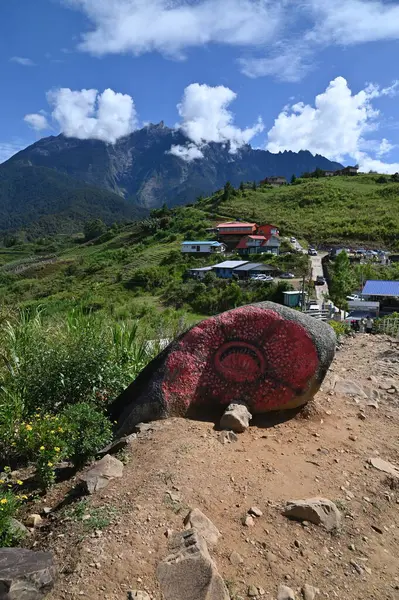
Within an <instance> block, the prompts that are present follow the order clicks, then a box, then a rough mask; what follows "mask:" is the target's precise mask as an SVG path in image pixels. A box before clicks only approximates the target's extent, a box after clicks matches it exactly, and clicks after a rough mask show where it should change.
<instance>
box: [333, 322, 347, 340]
mask: <svg viewBox="0 0 399 600" xmlns="http://www.w3.org/2000/svg"><path fill="white" fill-rule="evenodd" d="M329 325H331V327H332V328H333V329H334V331H335V335H336V336H337V338H339V337H340V336H342V335H349V334H350V333H351V327H350V325H349V324H348V323H345V322H344V321H329Z"/></svg>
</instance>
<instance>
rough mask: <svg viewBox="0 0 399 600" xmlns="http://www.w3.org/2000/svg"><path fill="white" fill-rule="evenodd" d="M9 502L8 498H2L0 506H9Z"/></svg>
mask: <svg viewBox="0 0 399 600" xmlns="http://www.w3.org/2000/svg"><path fill="white" fill-rule="evenodd" d="M7 502H8V500H7V498H2V499H1V500H0V504H7Z"/></svg>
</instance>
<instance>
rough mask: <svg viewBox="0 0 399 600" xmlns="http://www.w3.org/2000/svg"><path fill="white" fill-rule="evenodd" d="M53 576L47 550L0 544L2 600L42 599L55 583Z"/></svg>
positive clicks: (0, 595) (54, 573)
mask: <svg viewBox="0 0 399 600" xmlns="http://www.w3.org/2000/svg"><path fill="white" fill-rule="evenodd" d="M55 577H56V568H55V566H54V563H53V557H52V555H51V554H50V553H49V552H33V551H32V550H26V549H24V548H0V598H1V600H41V599H42V598H43V597H44V596H45V595H46V594H47V593H48V592H49V591H50V590H51V589H52V587H53V586H54V581H55Z"/></svg>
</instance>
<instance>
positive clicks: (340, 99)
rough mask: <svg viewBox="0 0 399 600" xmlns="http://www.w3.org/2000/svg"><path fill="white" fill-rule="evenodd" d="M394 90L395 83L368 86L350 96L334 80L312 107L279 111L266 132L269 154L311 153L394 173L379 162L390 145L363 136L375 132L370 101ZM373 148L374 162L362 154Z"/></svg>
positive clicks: (296, 106)
mask: <svg viewBox="0 0 399 600" xmlns="http://www.w3.org/2000/svg"><path fill="white" fill-rule="evenodd" d="M396 87H397V84H396V82H395V83H394V84H393V86H390V87H389V88H383V89H380V88H379V87H378V86H376V85H368V86H367V87H366V88H365V89H364V90H361V91H360V92H358V93H357V94H352V92H351V90H350V89H349V87H348V84H347V81H346V80H345V79H344V78H343V77H337V78H336V79H334V80H333V81H331V82H330V84H329V86H328V87H327V89H326V91H325V92H323V93H322V94H319V95H318V96H316V98H315V105H314V106H311V105H309V104H304V103H302V102H299V103H297V104H293V105H292V106H289V107H285V108H284V109H283V110H282V112H281V113H280V114H279V115H278V117H277V119H276V120H275V122H274V125H273V127H272V128H271V129H270V131H269V132H268V143H267V149H268V150H270V151H271V152H279V151H283V150H293V151H295V152H298V151H299V150H310V152H312V153H313V154H316V153H317V154H322V155H323V156H326V157H327V158H329V159H331V160H339V161H343V160H346V159H348V158H351V159H354V160H355V161H357V162H358V163H359V165H360V168H361V169H364V170H370V169H374V168H375V170H378V169H379V170H380V171H382V172H395V171H397V170H398V169H397V165H389V164H385V163H382V162H381V161H379V160H378V157H379V156H381V155H382V154H384V153H387V152H388V151H389V150H390V149H391V148H392V146H391V144H390V143H389V141H388V140H386V139H383V140H381V141H380V142H378V143H376V141H375V140H367V138H366V137H365V136H367V135H369V134H370V133H371V132H372V131H375V130H376V129H377V128H378V122H377V121H376V120H377V117H378V116H379V111H378V110H376V109H375V108H374V107H373V105H372V101H373V100H375V99H376V98H379V97H381V96H389V95H392V94H393V93H394V91H395V90H396ZM373 147H374V148H375V150H374V151H375V153H376V156H377V158H375V159H374V158H372V157H371V156H370V155H369V154H368V153H366V152H364V150H365V148H367V149H368V150H372V149H373ZM381 152H382V154H381ZM372 164H373V165H374V167H373V166H370V165H372Z"/></svg>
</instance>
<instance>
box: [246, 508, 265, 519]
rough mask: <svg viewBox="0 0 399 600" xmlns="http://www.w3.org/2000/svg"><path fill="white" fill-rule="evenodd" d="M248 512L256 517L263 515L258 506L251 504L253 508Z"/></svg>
mask: <svg viewBox="0 0 399 600" xmlns="http://www.w3.org/2000/svg"><path fill="white" fill-rule="evenodd" d="M248 514H249V515H253V516H254V517H261V516H262V515H263V512H262V511H261V510H260V508H258V507H257V506H251V508H250V509H249V511H248Z"/></svg>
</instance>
